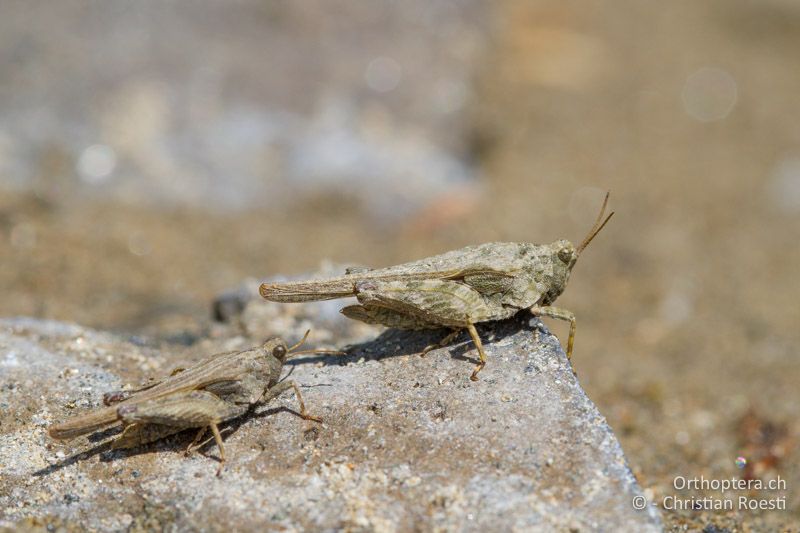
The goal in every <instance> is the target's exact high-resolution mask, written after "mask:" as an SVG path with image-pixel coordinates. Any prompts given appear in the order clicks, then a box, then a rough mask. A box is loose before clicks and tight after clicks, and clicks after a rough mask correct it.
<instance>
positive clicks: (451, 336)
mask: <svg viewBox="0 0 800 533" xmlns="http://www.w3.org/2000/svg"><path fill="white" fill-rule="evenodd" d="M459 333H461V328H455V329H453V331H451V332H450V333H448V334H447V335H446V336H445V338H443V339H442V340H440V341H439V342H437V343H436V344H429V345H427V346H426V347H425V348H423V349H422V352H420V354H419V355H420V357H425V355H426V354H427V353H428V352H430V351H431V350H437V349H439V348H444V347H445V346H447V345H448V344H450V343H451V342H453V340H454V339H455V338H456V337H458V334H459Z"/></svg>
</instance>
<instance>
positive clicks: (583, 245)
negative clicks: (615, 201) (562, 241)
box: [575, 191, 614, 255]
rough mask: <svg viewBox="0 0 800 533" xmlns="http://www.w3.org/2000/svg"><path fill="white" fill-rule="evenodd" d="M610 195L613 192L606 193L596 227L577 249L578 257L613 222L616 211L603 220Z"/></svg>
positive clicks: (593, 227)
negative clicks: (609, 222)
mask: <svg viewBox="0 0 800 533" xmlns="http://www.w3.org/2000/svg"><path fill="white" fill-rule="evenodd" d="M610 194H611V191H608V192H606V197H605V199H604V200H603V207H601V208H600V213H598V215H597V220H595V221H594V226H592V229H590V230H589V233H588V234H587V235H586V237H585V238H584V239H583V241H582V242H581V243H580V244H579V245H578V247H577V248H576V249H575V251H576V252H577V253H578V255H580V254H581V252H582V251H583V249H584V248H586V247H587V246H588V245H589V243H590V242H592V239H594V238H595V236H596V235H597V234H598V233H600V230H601V229H603V227H604V226H605V225H606V223H608V221H609V220H611V217H612V216H614V211H612V212H610V213H609V214H608V216H607V217H606V218H605V220H604V219H603V215H604V214H605V212H606V206H607V205H608V197H609V195H610ZM601 221H602V222H601Z"/></svg>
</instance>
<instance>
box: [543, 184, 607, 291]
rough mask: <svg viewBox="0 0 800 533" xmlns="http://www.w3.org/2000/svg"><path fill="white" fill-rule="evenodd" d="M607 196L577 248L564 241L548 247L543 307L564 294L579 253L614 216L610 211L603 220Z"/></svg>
mask: <svg viewBox="0 0 800 533" xmlns="http://www.w3.org/2000/svg"><path fill="white" fill-rule="evenodd" d="M608 195H609V193H606V197H605V200H603V207H601V208H600V213H599V214H598V215H597V220H595V223H594V225H593V226H592V229H590V230H589V233H587V234H586V237H584V239H583V241H581V243H580V244H579V245H578V246H577V247H575V246H573V244H572V243H571V242H569V241H567V240H565V239H561V240H558V241H555V242H554V243H551V244H550V245H548V246H549V248H550V250H549V252H548V254H549V255H550V257H552V260H551V262H550V268H551V269H552V271H551V272H550V276H551V278H550V284H549V287H548V289H549V290H548V291H547V294H545V295H543V297H542V303H543V304H544V305H549V304H551V303H552V302H553V301H555V299H556V298H558V297H559V296H560V295H561V293H562V292H564V289H565V288H566V286H567V280H569V275H570V273H571V272H572V268H573V267H574V266H575V263H577V262H578V257H579V256H580V255H581V252H583V250H584V249H585V248H586V247H587V246H588V245H589V243H590V242H592V239H594V238H595V236H596V235H597V234H598V233H600V230H601V229H603V227H604V226H605V225H606V223H607V222H608V221H609V220H610V219H611V217H612V216H613V215H614V213H613V211H612V212H611V213H609V214H608V216H607V217H605V218H603V215H605V212H606V206H607V205H608Z"/></svg>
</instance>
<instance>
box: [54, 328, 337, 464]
mask: <svg viewBox="0 0 800 533" xmlns="http://www.w3.org/2000/svg"><path fill="white" fill-rule="evenodd" d="M307 336H308V333H306V337H307ZM306 337H303V340H301V341H300V342H298V343H297V344H295V345H294V346H292V347H288V346H287V345H286V343H285V342H284V341H283V340H282V339H280V338H278V337H275V338H272V339H269V340H268V341H266V342H265V343H264V344H263V345H261V346H259V347H256V348H251V349H249V350H244V351H241V352H225V353H219V354H216V355H212V356H210V357H208V358H206V359H203V360H202V361H200V362H199V363H197V364H196V365H194V366H192V367H191V368H187V369H177V370H175V371H173V373H172V375H170V376H169V377H167V378H165V379H163V380H161V381H158V382H156V383H151V384H148V385H147V386H146V387H143V388H141V389H138V390H134V391H129V392H124V393H123V392H118V393H112V394H106V395H105V396H104V398H103V402H104V403H105V404H106V405H107V407H105V408H101V409H98V410H96V411H94V412H91V413H89V414H84V415H80V416H77V417H75V418H72V419H70V420H67V421H66V422H63V423H61V424H57V425H54V426H51V427H50V429H49V433H50V436H51V437H53V438H55V439H72V438H75V437H78V436H80V435H85V434H87V433H92V432H94V431H97V430H99V429H102V428H105V427H106V426H110V425H112V424H118V423H121V424H122V426H123V431H122V434H121V435H120V436H119V437H118V438H117V439H116V440H115V441H114V442H113V443H112V449H119V448H132V447H135V446H139V445H141V444H147V443H150V442H154V441H156V440H159V439H161V438H164V437H166V436H169V435H172V434H174V433H178V432H180V431H183V430H185V429H189V428H199V431H198V433H197V435H196V436H195V438H194V440H193V441H192V443H191V444H190V445H189V447H188V448H187V450H186V453H187V455H188V454H189V453H191V451H192V450H193V449H196V448H198V447H200V446H202V445H203V444H205V443H202V444H200V445H199V446H197V445H198V443H200V441H201V439H202V438H203V436H204V435H205V434H206V432H207V431H208V430H209V429H210V430H211V432H212V434H213V438H214V440H215V441H216V443H217V447H219V456H220V464H219V468H218V469H217V475H219V474H220V473H221V472H222V467H223V465H224V463H225V449H224V448H223V446H222V436H221V435H220V432H219V427H218V426H219V424H220V423H222V422H225V421H227V420H231V419H233V418H237V417H239V416H242V415H243V414H245V413H246V412H247V411H248V410H249V409H250V407H251V406H253V405H256V404H259V403H266V402H268V401H269V400H271V399H273V398H275V397H277V396H278V395H279V394H281V393H282V392H284V391H286V390H288V389H290V388H291V389H294V393H295V395H296V396H297V400H298V402H299V404H300V416H301V417H303V418H304V419H306V420H314V421H317V422H321V421H322V420H321V419H320V418H318V417H315V416H311V415H310V414H308V413H307V412H306V407H305V404H304V403H303V397H302V396H301V394H300V389H299V388H298V387H297V384H296V383H295V382H294V381H282V382H279V378H280V375H281V370H282V369H283V364H284V363H285V362H286V360H287V359H288V358H289V356H290V355H298V354H301V353H325V352H326V351H325V350H310V351H303V352H294V350H295V349H297V348H298V347H299V346H300V345H301V344H302V343H303V341H305V339H306Z"/></svg>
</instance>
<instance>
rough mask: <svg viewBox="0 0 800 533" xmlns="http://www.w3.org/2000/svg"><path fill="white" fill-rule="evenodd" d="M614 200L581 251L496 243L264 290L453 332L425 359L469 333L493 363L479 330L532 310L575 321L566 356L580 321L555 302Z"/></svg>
mask: <svg viewBox="0 0 800 533" xmlns="http://www.w3.org/2000/svg"><path fill="white" fill-rule="evenodd" d="M608 196H609V195H608V194H606V196H605V200H604V201H603V206H602V208H601V209H600V213H599V214H598V216H597V220H596V221H595V223H594V225H593V226H592V229H591V230H590V231H589V233H588V234H587V235H586V237H585V238H584V239H583V241H582V242H581V243H580V244H579V245H578V246H577V247H575V246H573V245H572V243H570V242H569V241H567V240H564V239H561V240H557V241H555V242H552V243H550V244H531V243H527V242H492V243H486V244H481V245H478V246H467V247H466V248H461V249H460V250H453V251H451V252H447V253H444V254H441V255H437V256H433V257H428V258H426V259H420V260H418V261H412V262H410V263H404V264H402V265H397V266H392V267H387V268H380V269H361V268H359V269H349V270H348V271H346V273H345V275H344V276H340V277H335V278H329V279H322V280H311V281H299V282H289V283H264V284H262V285H261V287H260V290H259V292H260V293H261V296H263V297H264V298H266V299H267V300H271V301H273V302H307V301H314V300H330V299H335V298H344V297H349V296H355V297H356V298H357V299H358V302H359V305H350V306H347V307H345V308H343V309H342V313H343V314H344V315H345V316H347V317H349V318H352V319H355V320H360V321H362V322H366V323H368V324H380V325H384V326H389V327H393V328H400V329H435V328H441V327H450V328H453V332H452V333H451V334H449V335H447V336H446V337H445V338H444V339H443V340H442V341H441V342H440V343H439V344H437V345H433V346H428V347H426V348H425V350H424V351H423V355H424V354H425V353H427V352H428V351H429V350H431V349H433V348H436V347H443V346H446V345H447V344H448V343H450V342H451V341H452V340H453V339H455V337H456V336H457V335H458V333H459V332H460V331H461V330H462V329H466V330H467V331H468V332H469V334H470V336H471V337H472V341H473V342H474V343H475V347H476V348H477V349H478V355H479V357H480V362H479V363H478V364H477V366H476V367H475V369H474V370H473V372H472V375H471V376H470V379H472V380H473V381H476V380H477V379H478V372H480V371H481V369H483V367H484V366H485V365H486V354H485V353H484V350H483V344H482V343H481V339H480V337H479V336H478V332H477V330H476V329H475V324H476V323H479V322H487V321H490V320H502V319H505V318H509V317H511V316H513V315H515V314H516V313H517V312H519V311H521V310H523V309H527V310H529V311H530V312H531V313H533V315H534V316H543V317H550V318H556V319H559V320H566V321H569V323H570V330H569V339H568V341H567V356H568V357H570V358H571V357H572V350H573V346H574V344H575V315H574V314H573V313H572V312H570V311H568V310H566V309H562V308H559V307H554V306H553V305H552V304H553V302H554V301H555V300H556V298H558V297H559V296H560V295H561V293H562V292H563V291H564V289H565V288H566V285H567V281H568V280H569V276H570V273H571V272H572V269H573V268H574V267H575V263H576V262H577V260H578V257H579V256H580V254H581V252H583V250H584V249H585V248H586V246H587V245H588V244H589V243H590V242H591V241H592V239H593V238H594V237H595V236H596V235H597V234H598V233H599V232H600V230H601V229H603V227H604V226H605V225H606V223H607V222H608V221H609V219H610V218H611V216H612V215H613V214H614V213H613V212H612V213H610V214H609V215H608V216H607V217H605V218H603V215H604V214H605V210H606V206H607V204H608Z"/></svg>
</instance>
